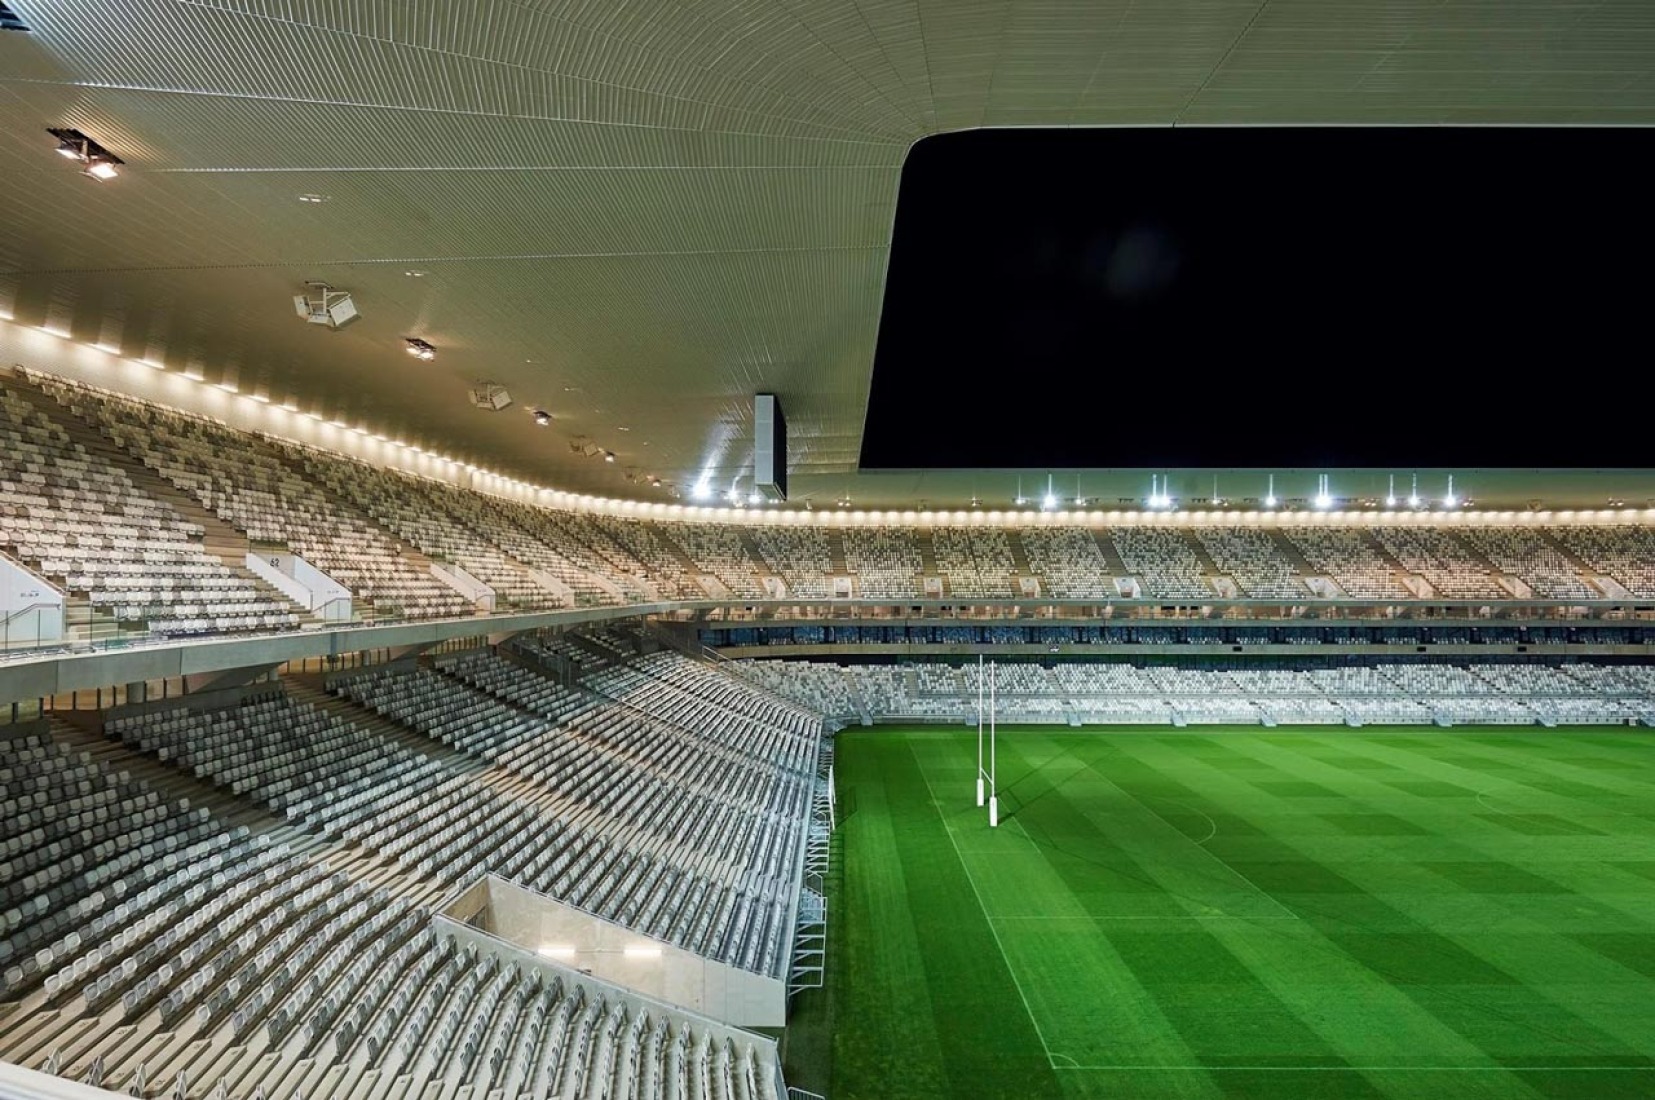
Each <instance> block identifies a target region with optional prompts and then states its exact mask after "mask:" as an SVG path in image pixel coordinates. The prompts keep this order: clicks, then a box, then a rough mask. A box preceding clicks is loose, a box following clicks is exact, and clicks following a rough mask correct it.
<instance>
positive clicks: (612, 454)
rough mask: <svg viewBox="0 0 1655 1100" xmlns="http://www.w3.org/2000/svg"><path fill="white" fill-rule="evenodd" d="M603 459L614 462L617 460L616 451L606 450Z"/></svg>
mask: <svg viewBox="0 0 1655 1100" xmlns="http://www.w3.org/2000/svg"><path fill="white" fill-rule="evenodd" d="M603 460H604V461H605V462H610V463H613V462H614V461H615V452H614V451H605V452H603Z"/></svg>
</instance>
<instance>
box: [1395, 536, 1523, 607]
mask: <svg viewBox="0 0 1655 1100" xmlns="http://www.w3.org/2000/svg"><path fill="white" fill-rule="evenodd" d="M1372 532H1373V537H1374V538H1376V539H1378V540H1379V542H1380V543H1381V544H1382V545H1383V546H1384V547H1385V549H1386V550H1387V551H1389V552H1390V553H1391V554H1392V555H1393V556H1394V557H1395V558H1396V559H1397V560H1398V561H1400V562H1401V563H1402V565H1403V568H1405V569H1407V570H1408V572H1410V573H1418V574H1419V575H1420V576H1422V577H1424V578H1425V579H1426V580H1428V581H1430V582H1431V587H1432V588H1434V589H1436V593H1437V595H1438V596H1441V597H1443V598H1445V599H1450V600H1500V599H1507V598H1509V597H1510V595H1511V594H1510V593H1509V592H1507V591H1506V590H1505V589H1503V588H1501V587H1500V586H1499V584H1497V583H1495V581H1494V578H1493V577H1491V576H1489V570H1488V566H1486V565H1484V564H1483V563H1482V562H1480V561H1478V560H1477V558H1476V556H1475V555H1474V554H1473V553H1472V552H1471V551H1469V550H1467V549H1466V548H1465V546H1463V545H1462V544H1461V543H1459V542H1458V541H1456V539H1455V537H1454V534H1453V533H1452V532H1449V531H1444V530H1439V529H1437V528H1434V527H1374V528H1372Z"/></svg>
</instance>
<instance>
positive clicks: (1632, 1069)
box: [1052, 1054, 1655, 1073]
mask: <svg viewBox="0 0 1655 1100" xmlns="http://www.w3.org/2000/svg"><path fill="white" fill-rule="evenodd" d="M1057 1057H1059V1058H1062V1059H1064V1061H1063V1062H1062V1063H1059V1062H1055V1061H1054V1062H1052V1068H1053V1069H1069V1070H1075V1069H1078V1070H1097V1071H1099V1072H1102V1071H1113V1072H1120V1073H1145V1072H1154V1071H1157V1070H1160V1071H1165V1072H1167V1073H1194V1072H1197V1071H1199V1072H1202V1073H1225V1072H1231V1073H1234V1072H1240V1073H1655V1066H1501V1065H1487V1066H1158V1065H1103V1066H1083V1065H1080V1064H1079V1063H1077V1062H1075V1061H1074V1060H1073V1059H1072V1058H1070V1057H1069V1056H1068V1055H1066V1054H1060V1055H1057Z"/></svg>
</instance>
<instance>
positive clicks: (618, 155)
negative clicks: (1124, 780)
mask: <svg viewBox="0 0 1655 1100" xmlns="http://www.w3.org/2000/svg"><path fill="white" fill-rule="evenodd" d="M13 7H15V8H16V9H17V10H18V11H19V13H20V14H21V15H23V17H24V18H25V19H26V21H27V22H28V23H29V24H30V25H31V26H32V27H33V28H34V31H33V33H30V34H7V35H3V36H0V107H3V110H0V178H3V179H4V180H5V184H6V187H5V191H6V202H5V204H4V205H3V206H0V310H4V311H5V312H9V313H11V314H13V315H14V316H15V317H16V318H17V320H19V321H21V322H23V323H29V324H47V325H50V326H52V327H54V328H61V329H66V330H70V331H73V332H74V333H75V335H76V336H77V338H81V339H85V340H88V341H89V342H92V341H101V342H103V343H106V344H112V345H118V346H120V347H122V348H123V350H126V351H127V352H128V353H129V354H133V355H136V356H141V357H149V358H152V359H156V360H158V361H164V362H165V363H166V364H167V365H168V366H169V368H171V369H178V370H187V371H189V372H190V373H192V374H197V375H200V376H201V377H204V378H207V379H209V380H219V379H227V380H230V381H234V382H235V383H236V384H237V385H238V386H240V387H241V388H243V389H248V388H255V389H259V390H260V391H261V392H265V393H268V394H269V395H271V396H272V397H273V398H276V399H279V400H288V399H293V400H295V401H297V402H298V403H299V404H300V405H301V406H302V407H306V408H312V407H314V408H318V409H322V410H324V411H326V413H327V415H328V416H329V417H330V418H334V417H338V418H341V419H346V420H351V421H363V422H367V423H368V424H369V425H370V426H371V427H373V428H375V429H376V430H380V431H383V432H384V433H385V434H387V435H395V436H403V437H417V439H418V441H419V442H421V443H423V444H425V445H428V446H434V447H436V448H438V449H441V450H445V451H450V452H453V453H456V454H462V455H464V456H465V457H466V458H467V460H469V461H475V462H478V463H481V464H486V465H488V466H491V467H493V468H496V469H498V470H501V471H502V472H505V473H510V474H514V475H518V476H526V477H532V478H534V479H536V480H539V481H543V482H547V483H551V484H555V485H559V486H565V487H570V488H576V489H580V490H584V491H594V492H605V493H612V494H618V495H636V493H637V492H638V490H637V489H636V486H635V485H634V484H633V483H628V482H626V481H625V480H623V479H624V475H625V471H626V468H627V467H632V468H634V469H638V470H644V469H647V471H648V472H650V473H658V474H660V475H661V476H663V477H666V478H668V479H669V480H672V481H674V482H677V483H679V484H683V485H687V484H689V483H691V482H693V481H694V479H695V478H696V477H698V476H700V474H701V473H703V472H704V471H706V472H710V473H711V474H712V475H713V476H714V478H715V480H716V481H717V482H718V483H720V484H723V483H727V482H728V480H729V479H730V478H731V477H733V476H735V475H736V474H737V473H738V472H739V471H740V469H741V468H742V466H743V464H744V463H745V462H746V461H747V459H748V456H749V454H750V450H751V447H750V443H746V442H744V441H745V439H746V434H747V432H748V431H749V430H750V428H749V425H748V402H749V400H750V396H751V394H752V392H753V391H754V390H758V389H773V390H776V391H778V392H780V393H782V394H783V396H784V399H785V404H786V408H787V410H788V414H789V420H790V426H791V428H792V436H793V442H794V444H795V448H796V451H797V455H796V458H797V464H796V470H795V482H796V484H797V485H799V486H801V487H803V491H804V492H805V493H807V494H813V495H815V496H817V497H818V498H825V497H826V496H833V497H837V496H840V495H844V494H846V493H849V494H850V495H852V496H854V497H857V498H858V499H861V500H864V501H866V502H869V503H873V502H876V501H877V500H880V499H886V500H899V499H901V498H902V496H903V495H904V494H926V493H934V494H946V493H948V492H955V491H967V490H966V489H965V488H964V487H965V486H966V485H967V484H968V483H970V482H971V480H972V479H971V477H969V476H965V475H955V474H948V475H903V476H901V477H896V476H893V475H867V474H857V473H856V472H855V462H856V455H857V453H858V450H859V448H860V440H861V431H862V422H863V418H864V415H865V410H866V402H867V392H868V381H869V372H870V370H871V365H872V358H873V346H874V340H875V337H876V335H877V331H878V323H879V316H878V315H879V308H880V301H881V297H882V294H883V284H884V276H885V268H886V263H887V259H888V245H889V238H890V230H891V224H892V218H893V216H894V212H895V210H894V203H895V198H896V193H897V188H898V184H899V182H900V171H901V165H902V162H903V159H904V157H905V155H906V152H907V150H908V148H909V147H910V146H911V144H912V143H913V142H914V141H916V140H918V139H920V138H922V137H924V136H926V135H928V134H932V133H938V132H942V131H946V130H953V129H961V128H970V127H977V126H1045V125H1143V124H1147V125H1174V124H1251V123H1329V122H1332V123H1359V124H1360V123H1386V122H1389V123H1398V122H1401V123H1438V122H1488V123H1552V122H1568V123H1636V124H1647V123H1650V122H1652V121H1655V6H1652V5H1650V4H1648V3H1645V2H1642V0H1639V2H1627V0H1608V2H1602V3H1554V2H1538V0H1537V2H1528V0H1483V2H1463V0H1450V2H1442V0H1422V2H1418V3H1415V2H1409V0H1392V2H1383V3H1381V2H1370V0H1263V2H1260V0H1168V2H1157V3H1154V4H1144V3H1139V2H1137V0H706V2H697V3H687V2H686V3H676V2H670V0H517V2H511V0H459V2H450V0H127V2H124V3H118V4H117V3H110V2H108V0H17V2H16V3H14V4H13ZM55 125H72V126H77V127H79V128H81V129H83V130H85V131H87V132H88V133H91V134H92V135H94V136H95V137H97V138H98V140H100V141H102V142H103V143H105V144H106V145H107V146H108V147H109V148H111V149H112V150H114V151H115V152H117V153H118V154H119V155H120V156H121V157H123V158H124V159H125V160H126V161H127V162H128V170H127V171H126V173H125V174H124V175H123V177H122V178H121V179H120V180H118V181H116V182H115V183H112V184H107V185H97V184H93V183H91V182H90V181H87V180H84V179H82V178H81V177H79V176H78V175H77V174H76V173H75V171H74V167H73V165H66V164H65V163H64V162H63V161H61V160H59V159H58V158H55V157H53V156H51V144H50V140H49V139H48V138H47V137H46V135H45V134H44V128H45V127H47V126H55ZM301 195H317V196H321V197H322V198H323V199H324V200H325V201H323V202H319V203H302V202H300V201H299V197H300V196H301ZM409 272H417V273H418V274H417V275H415V274H409ZM306 279H326V280H329V281H331V282H333V283H335V284H336V285H338V286H341V287H345V288H348V289H350V290H351V291H352V292H353V293H354V294H355V295H356V298H357V301H358V303H359V305H360V307H361V308H362V310H363V319H362V320H361V321H359V322H357V323H356V324H354V325H352V326H351V327H350V328H348V329H346V330H344V331H341V332H337V333H332V332H322V331H318V330H316V329H315V328H313V327H312V326H307V325H304V324H302V323H300V322H299V321H298V319H297V318H295V317H294V316H293V314H292V308H291V305H290V304H289V302H288V299H289V298H290V297H291V295H292V294H294V293H295V292H297V291H298V290H299V289H300V287H301V284H302V283H303V281H304V280H306ZM409 335H419V336H422V337H423V338H425V339H429V340H431V341H432V342H433V343H434V344H436V345H437V347H438V349H439V357H438V359H437V361H436V362H435V363H433V364H428V365H421V366H420V367H419V369H418V370H416V371H411V370H410V369H409V361H408V360H407V358H406V356H403V355H402V354H401V352H400V341H401V339H402V337H404V336H409ZM481 378H489V379H493V380H497V381H500V382H502V383H503V384H505V385H507V386H508V387H509V388H510V389H511V390H512V391H513V393H514V395H517V396H518V398H519V405H518V407H517V408H514V409H513V410H509V411H508V414H501V415H499V416H487V415H484V414H479V413H476V412H475V411H473V410H472V409H471V408H470V407H469V406H468V405H467V404H466V401H465V390H466V387H467V385H468V384H470V383H473V382H475V381H477V380H478V379H481ZM530 404H543V405H545V406H547V407H549V408H551V409H552V410H553V411H554V412H555V413H556V414H557V416H558V420H557V422H556V425H555V426H554V428H553V429H552V430H550V431H542V430H538V429H535V428H534V427H533V425H532V423H531V422H530V420H529V418H528V417H526V416H522V415H519V414H520V413H521V412H522V410H523V409H524V408H526V407H528V406H529V405H530ZM985 417H986V418H988V419H991V414H989V413H985ZM918 422H919V423H922V420H921V421H918ZM623 428H625V429H627V430H626V431H622V430H621V429H623ZM573 437H582V438H588V437H589V438H591V439H592V440H594V441H596V442H598V443H599V444H600V445H601V446H604V447H606V448H608V449H612V450H615V451H616V452H617V455H618V456H619V457H620V458H621V459H622V461H619V462H617V463H616V464H615V465H614V466H608V465H606V464H603V463H601V462H600V463H593V462H592V461H591V460H588V459H577V458H576V457H575V456H574V455H573V454H572V453H571V452H570V449H569V446H568V444H569V441H570V439H571V438H573ZM646 443H647V444H648V446H647V447H646V446H645V445H644V444H646ZM987 476H988V475H982V477H987ZM1007 476H1010V475H1007ZM979 480H980V478H979Z"/></svg>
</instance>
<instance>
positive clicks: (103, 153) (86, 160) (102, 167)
mask: <svg viewBox="0 0 1655 1100" xmlns="http://www.w3.org/2000/svg"><path fill="white" fill-rule="evenodd" d="M3 6H4V5H0V7H3ZM46 132H47V133H48V134H51V135H52V136H53V137H55V138H57V154H58V156H60V157H63V158H64V159H66V160H78V161H80V163H81V164H82V165H83V166H84V167H83V168H82V169H81V175H83V176H90V177H91V178H93V179H95V180H100V181H101V180H112V179H114V178H115V177H116V176H118V175H120V174H121V173H120V170H119V169H118V167H117V166H118V165H121V164H125V163H126V162H125V161H123V160H122V159H121V158H120V157H118V156H116V155H115V154H114V153H111V152H110V151H109V150H108V149H105V148H104V147H103V146H101V145H99V144H98V143H97V142H95V141H93V140H92V139H91V138H89V137H87V136H86V135H85V134H83V133H81V132H80V131H79V130H76V129H73V128H70V127H55V126H54V127H51V128H50V129H48V130H47V131H46Z"/></svg>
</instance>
